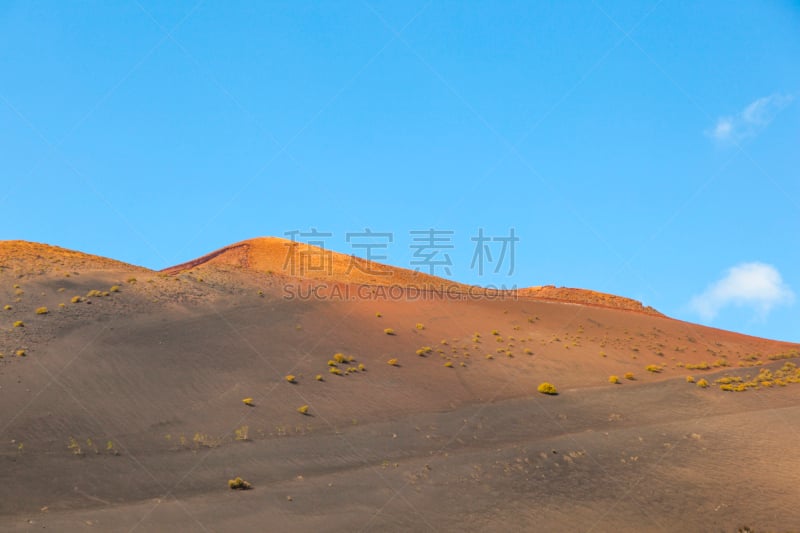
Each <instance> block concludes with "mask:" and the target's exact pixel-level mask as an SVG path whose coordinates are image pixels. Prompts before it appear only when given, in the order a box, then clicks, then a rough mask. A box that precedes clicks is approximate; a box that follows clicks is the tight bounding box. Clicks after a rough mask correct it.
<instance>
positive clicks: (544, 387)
mask: <svg viewBox="0 0 800 533" xmlns="http://www.w3.org/2000/svg"><path fill="white" fill-rule="evenodd" d="M536 390H538V391H539V392H541V393H542V394H550V395H553V396H554V395H556V394H558V391H557V390H556V388H555V386H554V385H553V384H552V383H547V382H546V381H545V382H544V383H542V384H540V385H539V387H538V388H537V389H536Z"/></svg>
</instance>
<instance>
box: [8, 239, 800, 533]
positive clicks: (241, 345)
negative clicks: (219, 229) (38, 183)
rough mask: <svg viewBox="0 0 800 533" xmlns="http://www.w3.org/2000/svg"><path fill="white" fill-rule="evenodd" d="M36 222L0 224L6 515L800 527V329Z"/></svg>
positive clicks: (38, 523)
mask: <svg viewBox="0 0 800 533" xmlns="http://www.w3.org/2000/svg"><path fill="white" fill-rule="evenodd" d="M37 246H41V245H32V244H30V243H12V244H8V243H0V306H3V305H9V306H10V307H11V308H10V309H8V310H0V317H2V330H0V353H2V354H3V355H4V357H3V358H2V359H0V398H2V406H3V407H2V410H0V435H1V437H2V438H1V439H0V473H1V474H2V478H3V480H4V483H3V484H2V485H0V529H4V530H12V531H13V530H20V531H28V530H34V529H36V530H39V529H50V530H54V531H79V530H80V531H83V530H96V531H236V530H241V531H263V530H270V531H409V530H411V531H425V530H443V531H537V530H554V531H686V530H689V531H737V530H738V529H740V528H743V527H745V526H749V527H752V528H753V530H755V531H793V530H794V531H797V530H800V510H798V508H797V506H796V500H797V486H798V481H800V466H798V462H797V461H796V460H795V459H794V453H793V446H794V443H795V442H796V441H797V438H798V437H800V424H798V423H797V422H796V421H797V420H800V384H798V383H796V382H795V381H793V379H794V378H793V376H795V375H796V372H795V371H794V370H793V369H792V368H791V364H792V363H795V362H798V361H797V359H798V351H797V350H798V348H800V347H799V346H797V345H792V344H787V343H781V342H776V341H770V340H765V339H759V338H754V337H748V336H744V335H739V334H735V333H731V332H726V331H721V330H715V329H711V328H705V327H702V326H698V325H694V324H689V323H686V322H681V321H676V320H673V319H670V318H667V317H664V316H662V315H660V314H658V313H657V312H649V311H646V310H645V311H642V310H636V309H629V308H626V307H625V306H627V305H628V304H625V305H622V304H619V303H614V300H613V299H604V298H599V299H598V298H596V297H595V296H592V298H594V301H586V302H583V303H578V297H577V296H576V294H579V293H569V291H567V292H563V291H564V290H562V296H561V297H559V299H554V298H551V296H552V293H550V294H548V296H547V298H535V297H532V296H531V295H527V296H519V295H517V298H516V299H514V298H511V297H507V298H500V297H498V295H486V294H478V293H475V294H472V295H470V294H469V290H468V288H467V289H464V286H458V289H459V290H457V291H454V292H452V293H447V294H449V296H448V295H442V294H439V295H437V294H436V293H421V292H418V291H417V292H415V291H413V290H408V291H406V292H405V293H402V294H395V293H388V292H385V291H382V290H381V288H380V287H381V285H380V284H371V285H370V286H369V287H367V286H365V285H364V284H363V280H362V282H359V283H348V282H351V281H352V280H351V279H350V278H347V277H343V276H342V275H341V273H340V274H338V275H333V274H332V275H330V277H320V278H317V277H308V276H306V277H305V278H297V277H292V276H289V275H288V273H287V272H284V271H281V270H280V269H277V268H276V269H274V270H273V271H272V272H268V270H270V269H269V268H265V266H267V265H274V264H275V262H276V261H278V259H276V258H275V257H272V258H271V259H270V257H267V256H264V257H261V259H259V260H258V261H254V260H252V258H251V259H248V261H247V262H245V263H241V262H240V263H237V262H235V261H228V260H227V259H226V260H225V261H209V260H204V261H197V262H193V263H191V264H188V265H185V266H182V267H181V268H175V269H170V270H168V271H167V272H161V273H158V272H153V271H149V270H147V269H143V268H138V267H132V266H130V265H124V264H122V263H118V262H114V261H111V260H108V259H104V258H96V257H94V256H85V255H82V254H77V253H74V252H68V251H61V250H60V249H53V248H50V247H42V248H39V247H37ZM237 250H239V251H238V252H237V253H240V252H241V248H237ZM75 254H77V255H75ZM220 255H224V254H217V255H214V256H213V258H216V259H219V257H220ZM248 257H250V256H248ZM340 259H342V258H340ZM254 264H257V268H256V267H255V266H254ZM385 268H387V269H388V268H389V267H385ZM334 272H336V271H335V270H334ZM402 275H403V276H405V275H406V274H402ZM398 279H400V278H398ZM402 279H403V280H405V281H404V283H405V284H406V286H408V285H411V286H416V284H415V283H411V281H413V282H416V281H419V280H417V279H416V278H413V277H411V278H402ZM399 285H403V283H400V284H399ZM115 286H116V287H117V288H116V289H115V290H113V291H112V290H111V288H112V287H115ZM61 289H63V290H61ZM90 291H97V292H90ZM309 294H310V295H312V296H311V297H307V296H308V295H309ZM591 294H592V295H596V294H598V293H591ZM75 296H79V298H78V300H77V301H75V303H73V302H72V299H73V297H75ZM606 300H608V301H609V302H611V303H610V304H608V305H604V304H603V302H604V301H606ZM59 304H64V305H63V306H60V305H59ZM40 307H47V313H44V314H37V312H36V310H37V309H39V308H40ZM16 321H22V322H23V325H22V326H21V327H14V325H13V324H14V323H15V322H16ZM386 329H391V330H393V332H392V333H393V334H387V333H386V332H385V330H386ZM476 333H477V334H478V335H476ZM18 350H24V352H25V355H24V356H17V355H16V353H17V351H18ZM337 353H341V354H343V355H344V356H345V357H352V358H353V361H352V362H349V363H347V362H345V363H338V364H337V365H336V368H339V369H340V371H341V372H342V375H340V376H338V375H334V374H332V373H330V371H329V369H330V368H333V367H331V366H329V361H330V360H332V359H334V356H335V354H337ZM487 356H491V358H487ZM390 359H396V360H397V364H396V365H390V364H388V363H387V362H388V361H389V360H390ZM787 363H788V365H787ZM359 364H362V365H364V367H363V369H361V370H358V365H359ZM651 365H652V366H651ZM692 365H693V366H694V368H692V369H688V368H687V367H690V366H692ZM648 366H651V368H652V369H654V370H657V371H655V372H653V371H648V370H647V369H646V368H647V367H648ZM697 367H700V368H697ZM705 367H707V368H705ZM348 368H352V369H354V370H352V371H350V372H349V373H348ZM762 368H766V369H769V370H770V371H771V372H772V373H773V375H772V376H770V377H769V379H768V380H767V379H766V378H764V376H765V374H763V373H762V374H761V378H758V379H756V375H757V374H759V372H760V371H761V369H762ZM627 372H631V373H633V377H634V379H632V380H629V379H625V377H624V375H625V373H627ZM289 374H291V375H294V376H295V381H296V383H289V382H288V381H287V380H286V379H285V378H286V376H287V375H289ZM317 375H320V376H321V378H322V380H321V381H318V380H317V379H316V376H317ZM611 375H617V376H619V378H620V383H619V384H612V383H609V376H611ZM687 375H692V376H693V378H694V380H695V381H698V380H700V379H706V380H707V381H708V382H709V383H710V386H709V387H708V388H701V387H698V386H697V384H696V383H689V382H687V379H686V378H687ZM720 378H725V379H727V380H728V381H732V383H733V384H734V385H735V384H737V383H740V382H739V381H736V380H737V379H739V378H741V383H756V386H753V387H750V388H747V390H746V391H744V392H726V391H723V390H721V389H720V385H721V384H720V383H715V380H717V379H720ZM544 381H547V382H551V383H553V384H554V385H555V386H556V387H557V388H558V391H559V394H558V395H557V396H548V395H544V394H539V393H538V392H536V388H537V386H538V385H539V384H540V383H542V382H544ZM766 381H768V382H769V384H768V385H767V384H764V382H766ZM723 384H724V382H723ZM244 398H252V400H253V405H252V406H247V405H245V404H244V403H243V402H242V400H243V399H244ZM303 405H307V406H309V409H308V413H307V414H306V415H303V414H300V413H299V412H298V411H297V408H298V407H300V406H303ZM236 476H241V477H243V478H244V479H246V480H247V481H249V482H250V483H251V484H252V485H253V489H252V490H248V491H233V490H230V489H229V488H228V484H227V482H228V480H229V479H231V478H233V477H236Z"/></svg>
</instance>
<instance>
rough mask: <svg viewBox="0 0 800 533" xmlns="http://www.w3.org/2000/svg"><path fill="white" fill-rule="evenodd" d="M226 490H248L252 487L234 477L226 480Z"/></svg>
mask: <svg viewBox="0 0 800 533" xmlns="http://www.w3.org/2000/svg"><path fill="white" fill-rule="evenodd" d="M228 488H230V489H231V490H249V489H252V488H253V486H252V485H251V484H250V483H248V482H247V481H245V480H243V479H242V478H240V477H235V478H233V479H229V480H228Z"/></svg>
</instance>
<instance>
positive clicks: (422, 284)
mask: <svg viewBox="0 0 800 533" xmlns="http://www.w3.org/2000/svg"><path fill="white" fill-rule="evenodd" d="M201 266H213V267H232V268H238V269H244V270H250V271H254V272H269V273H277V274H282V275H285V276H292V277H300V278H306V279H311V280H320V281H330V282H334V283H352V284H363V285H400V286H405V287H417V288H436V289H443V288H455V289H461V290H466V289H467V288H468V287H469V286H468V285H465V284H462V283H457V282H454V281H451V280H447V279H444V278H439V277H436V276H430V275H428V274H423V273H421V272H415V271H412V270H408V269H405V268H398V267H393V266H388V265H384V264H381V263H375V262H369V261H366V260H364V259H360V258H358V257H355V256H350V255H346V254H340V253H337V252H333V251H331V250H326V249H323V248H319V247H317V246H313V245H308V244H305V243H298V242H292V241H289V240H286V239H280V238H276V237H260V238H255V239H249V240H245V241H241V242H238V243H236V244H231V245H229V246H225V247H224V248H220V249H219V250H216V251H214V252H211V253H210V254H206V255H204V256H202V257H199V258H197V259H194V260H192V261H188V262H186V263H183V264H180V265H176V266H173V267H170V268H167V269H164V270H163V271H162V272H164V273H168V274H177V273H180V272H185V271H188V270H191V269H194V268H197V267H201ZM516 293H517V295H518V296H521V297H524V298H534V299H538V300H549V301H559V302H569V303H577V304H584V305H594V306H599V307H608V308H612V309H626V310H629V311H637V312H640V313H646V314H651V315H661V313H659V312H658V311H656V310H655V309H653V308H652V307H645V306H644V305H642V303H641V302H638V301H636V300H632V299H630V298H624V297H621V296H615V295H612V294H605V293H602V292H596V291H591V290H587V289H571V288H564V287H560V288H557V287H554V286H552V285H548V286H539V287H529V288H524V289H519V290H517V291H516Z"/></svg>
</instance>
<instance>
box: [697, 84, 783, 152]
mask: <svg viewBox="0 0 800 533" xmlns="http://www.w3.org/2000/svg"><path fill="white" fill-rule="evenodd" d="M792 100H794V96H792V95H788V94H787V95H784V94H772V95H770V96H765V97H763V98H759V99H757V100H755V101H753V102H751V103H749V104H748V105H747V107H745V108H744V109H743V110H742V111H740V112H739V113H737V114H736V115H734V116H732V117H731V116H726V117H720V118H718V119H717V123H716V124H715V125H714V127H713V128H711V129H710V130H708V131H707V132H706V135H708V136H709V137H711V138H712V139H714V140H716V141H720V142H738V141H741V140H744V139H747V138H750V137H755V136H756V135H758V134H759V133H760V132H761V130H763V129H764V128H765V127H767V125H769V123H770V122H772V120H773V119H774V118H775V117H776V116H777V115H778V113H779V112H780V111H781V109H783V108H784V107H786V106H788V105H789V104H790V103H791V102H792Z"/></svg>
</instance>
